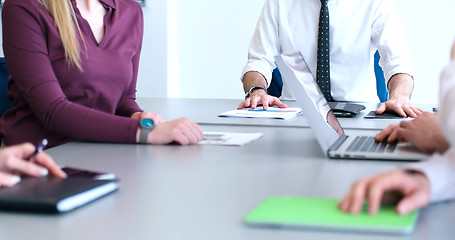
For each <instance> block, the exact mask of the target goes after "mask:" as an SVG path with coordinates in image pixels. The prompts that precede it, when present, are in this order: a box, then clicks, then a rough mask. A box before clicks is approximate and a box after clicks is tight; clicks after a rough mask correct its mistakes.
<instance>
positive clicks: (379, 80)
mask: <svg viewBox="0 0 455 240" xmlns="http://www.w3.org/2000/svg"><path fill="white" fill-rule="evenodd" d="M379 58H380V56H379V52H378V51H376V53H375V54H374V75H376V93H377V94H378V97H379V100H381V102H385V101H387V98H388V97H389V93H388V92H387V87H386V85H385V78H384V72H383V71H382V68H381V66H379Z"/></svg>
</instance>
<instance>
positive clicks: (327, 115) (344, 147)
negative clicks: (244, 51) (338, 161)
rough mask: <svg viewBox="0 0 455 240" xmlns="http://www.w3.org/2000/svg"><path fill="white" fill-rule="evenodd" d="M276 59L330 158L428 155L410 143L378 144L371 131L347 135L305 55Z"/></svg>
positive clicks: (404, 158) (414, 158)
mask: <svg viewBox="0 0 455 240" xmlns="http://www.w3.org/2000/svg"><path fill="white" fill-rule="evenodd" d="M275 61H276V65H277V67H278V69H279V70H280V72H281V75H282V78H283V83H284V84H285V85H286V87H287V89H290V90H291V92H292V94H293V95H294V97H295V99H296V102H297V104H298V106H299V107H301V108H302V110H303V114H304V116H305V118H306V119H307V121H308V122H309V124H310V126H311V129H312V130H313V133H314V135H316V138H317V140H318V142H319V145H320V146H321V148H322V150H323V151H324V154H326V155H327V156H328V157H329V158H347V159H375V160H405V161H416V160H422V159H424V158H426V157H428V156H429V154H428V153H425V152H423V151H420V150H418V149H417V148H416V147H414V146H412V145H411V144H409V143H393V144H387V143H384V142H381V143H377V142H375V140H374V136H373V135H372V134H370V135H367V134H365V136H361V135H349V136H348V135H346V134H345V133H344V130H343V128H342V127H341V125H340V123H339V122H338V120H337V119H336V117H335V115H334V114H333V111H332V110H331V109H330V107H329V105H328V103H327V101H326V99H325V98H324V96H323V94H322V92H321V90H320V89H319V86H318V85H317V83H316V81H315V80H314V77H313V75H312V74H311V71H310V70H309V68H308V65H307V64H306V62H305V60H304V59H303V57H302V55H301V54H300V53H299V52H297V53H293V54H281V55H278V56H276V57H275Z"/></svg>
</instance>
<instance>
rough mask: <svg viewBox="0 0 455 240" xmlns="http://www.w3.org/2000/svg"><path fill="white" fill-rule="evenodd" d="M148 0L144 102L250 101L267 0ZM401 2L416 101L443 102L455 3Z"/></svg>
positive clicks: (140, 90)
mask: <svg viewBox="0 0 455 240" xmlns="http://www.w3.org/2000/svg"><path fill="white" fill-rule="evenodd" d="M145 1H146V6H145V7H144V8H143V11H144V20H145V32H144V44H143V50H142V56H141V64H140V69H139V80H138V97H184V98H237V99H241V98H243V89H242V85H241V83H240V80H239V79H240V73H241V70H242V68H243V66H244V64H245V63H246V60H247V50H248V45H249V41H250V39H251V36H252V34H253V31H254V28H255V25H256V22H257V19H258V17H259V14H260V12H261V10H262V4H263V3H264V0H230V1H211V0H192V1H189V0H167V1H166V0H145ZM396 5H397V8H398V10H399V12H400V14H401V18H402V21H403V24H404V26H405V29H406V34H407V37H408V41H409V44H410V48H411V51H412V54H413V56H414V61H415V66H416V79H415V80H416V83H415V89H414V94H413V96H412V101H413V102H415V103H437V102H438V87H439V82H438V78H439V73H440V71H441V70H442V69H443V68H444V66H445V65H446V64H447V63H448V60H449V50H450V47H451V45H452V42H453V40H454V38H455V27H454V23H455V14H454V13H455V1H454V0H432V1H429V0H396ZM0 37H1V35H0ZM0 54H1V55H3V52H1V53H0Z"/></svg>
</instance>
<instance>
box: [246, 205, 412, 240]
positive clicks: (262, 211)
mask: <svg viewBox="0 0 455 240" xmlns="http://www.w3.org/2000/svg"><path fill="white" fill-rule="evenodd" d="M339 201H340V200H338V199H324V198H301V197H270V198H268V199H266V200H265V201H263V202H262V203H260V204H259V205H258V206H257V207H256V208H254V209H253V210H252V211H251V212H249V213H248V214H247V215H246V216H245V218H244V221H245V223H246V224H247V225H249V226H259V227H273V228H303V229H324V230H341V231H356V232H374V233H397V234H408V233H411V232H412V231H413V230H414V225H415V223H416V220H417V215H418V211H414V212H412V213H410V214H407V215H404V216H400V215H398V214H397V213H396V212H395V207H394V206H382V207H381V209H380V211H379V212H378V214H376V215H375V216H370V215H368V213H367V209H366V206H365V207H364V208H363V209H362V211H361V212H360V213H359V214H358V215H350V214H348V213H343V212H341V211H340V210H338V208H337V204H338V203H339Z"/></svg>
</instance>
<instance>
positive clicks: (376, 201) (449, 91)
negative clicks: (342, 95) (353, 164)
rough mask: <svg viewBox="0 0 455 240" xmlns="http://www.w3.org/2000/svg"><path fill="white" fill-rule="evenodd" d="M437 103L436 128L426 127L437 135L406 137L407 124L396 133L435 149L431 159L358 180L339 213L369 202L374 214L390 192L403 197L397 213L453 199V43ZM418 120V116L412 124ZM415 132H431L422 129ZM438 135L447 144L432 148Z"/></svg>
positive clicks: (454, 75)
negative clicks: (450, 57) (438, 108)
mask: <svg viewBox="0 0 455 240" xmlns="http://www.w3.org/2000/svg"><path fill="white" fill-rule="evenodd" d="M439 104H440V105H439V106H440V111H439V112H438V113H437V114H438V115H439V116H438V117H437V119H438V120H439V128H438V126H435V125H434V124H431V123H430V124H428V125H427V126H425V127H426V128H429V129H432V130H434V132H436V133H434V132H433V133H429V136H427V137H426V136H425V134H422V133H415V134H413V136H412V137H407V136H411V134H412V132H416V129H414V128H411V129H409V128H408V126H409V125H407V124H405V125H404V126H399V127H398V129H399V130H398V131H397V136H398V137H397V138H398V139H401V140H407V141H410V142H412V143H413V144H414V145H416V146H420V148H423V149H428V150H434V153H433V155H432V156H431V157H430V159H428V161H426V162H422V163H417V164H411V165H408V166H405V168H404V169H403V170H394V171H390V172H387V173H383V174H379V175H375V176H371V177H366V178H362V179H360V180H358V181H357V182H356V183H354V184H353V185H352V187H351V189H350V190H349V191H348V193H347V195H346V196H345V198H344V199H343V200H342V201H341V202H340V204H339V208H340V209H341V210H342V211H344V212H349V213H352V214H357V213H359V212H360V209H361V207H362V204H363V201H364V199H368V209H369V213H370V214H373V215H374V214H376V213H377V211H378V209H379V207H380V204H381V200H382V199H383V196H390V193H391V192H396V191H398V192H400V193H401V194H402V195H403V196H402V198H401V199H400V200H399V202H398V204H397V207H396V210H397V212H398V213H399V214H406V213H409V212H411V211H413V210H415V209H417V208H420V207H423V206H425V205H427V204H428V203H429V202H440V201H445V200H449V199H455V43H454V45H453V47H452V61H451V63H450V64H449V66H447V68H446V69H445V70H444V71H443V72H442V74H441V84H440V102H439ZM418 118H420V116H419V117H417V118H416V120H413V121H417V120H418ZM429 122H432V121H429ZM427 123H428V122H427ZM411 124H412V123H411ZM400 128H401V129H400ZM417 131H418V132H431V131H427V130H425V129H420V130H417ZM441 134H442V135H443V136H444V140H445V141H446V145H444V143H442V144H440V145H439V146H435V143H434V142H435V141H433V140H434V137H435V136H436V138H440V137H438V136H437V135H441Z"/></svg>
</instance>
